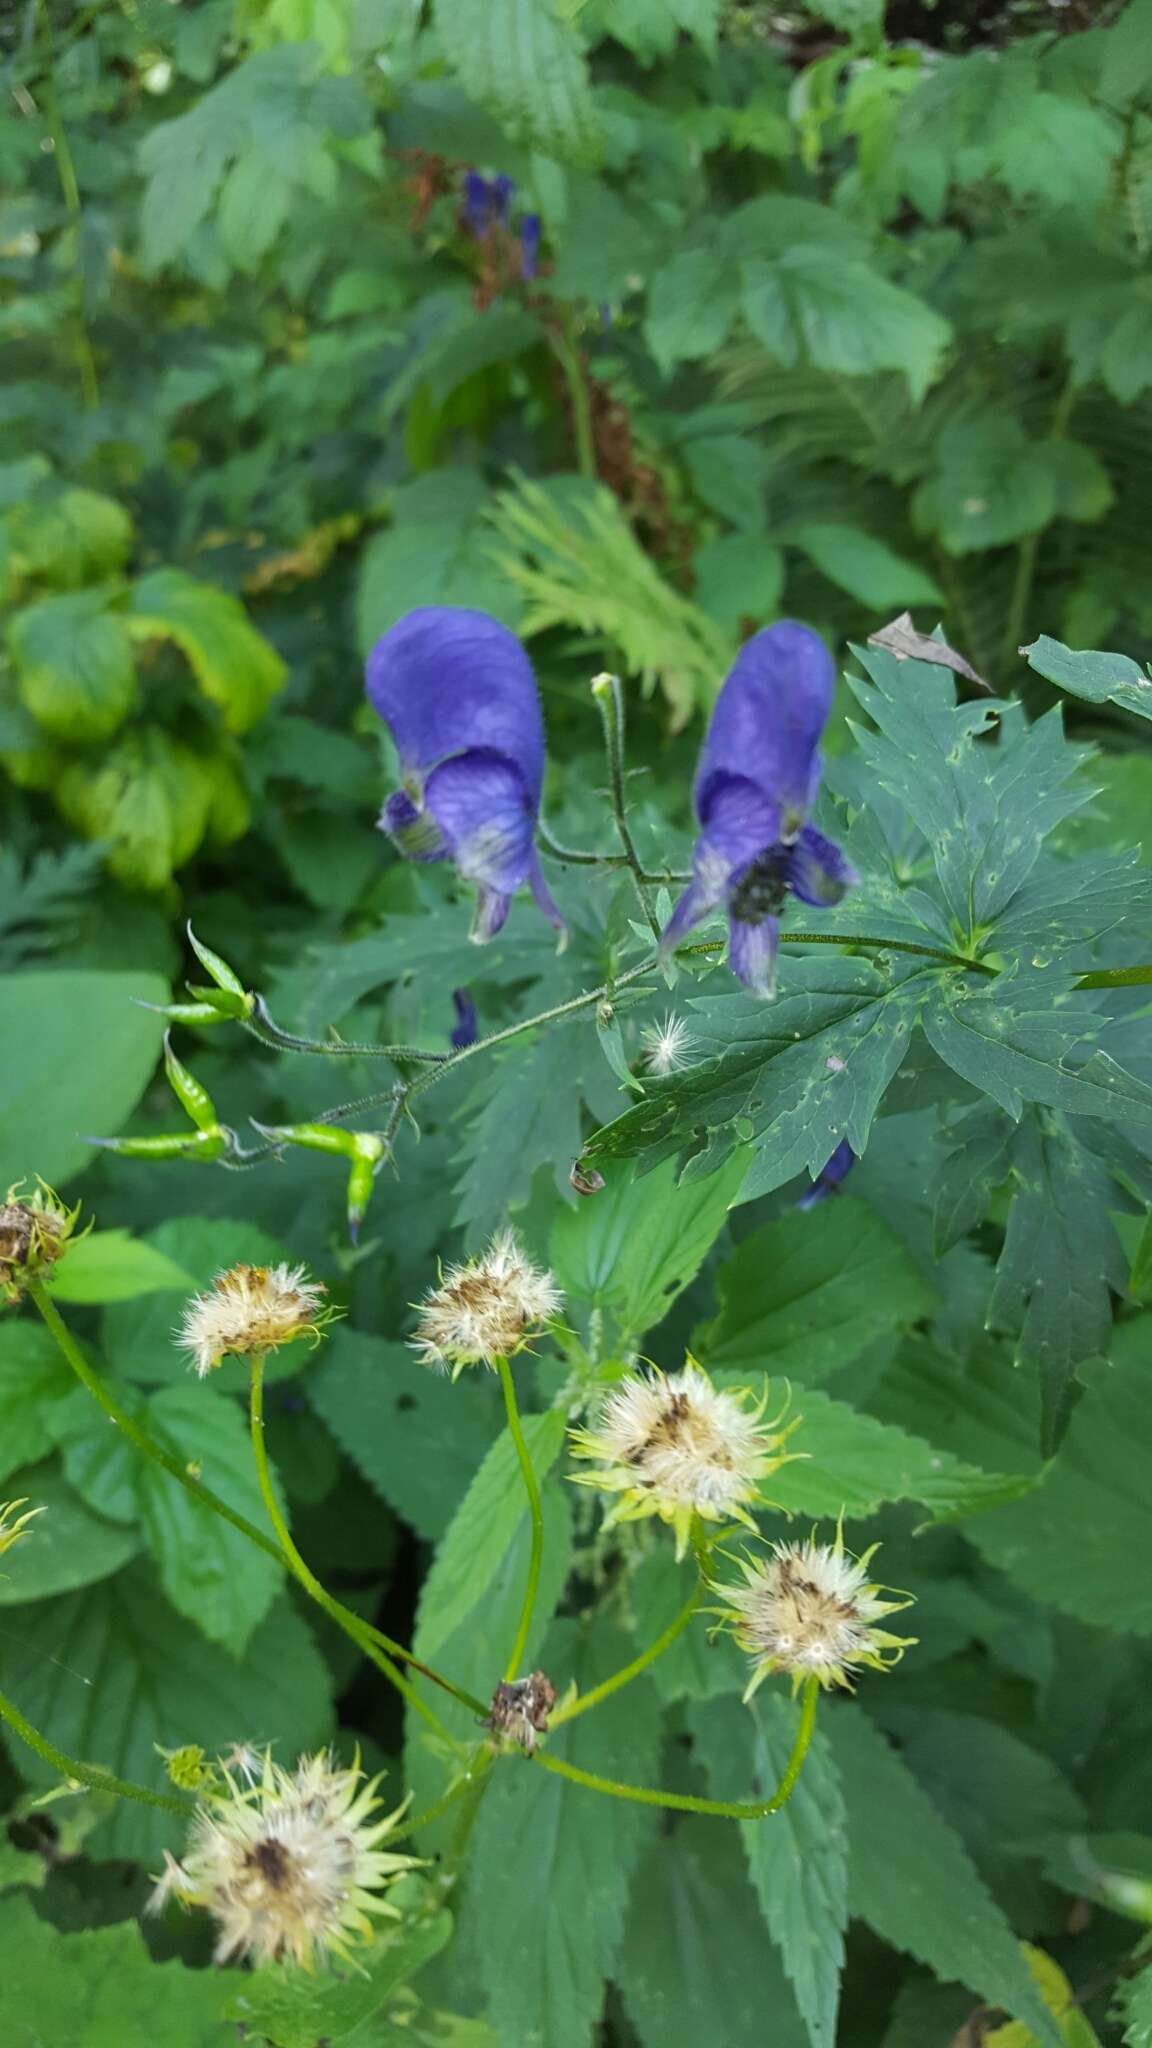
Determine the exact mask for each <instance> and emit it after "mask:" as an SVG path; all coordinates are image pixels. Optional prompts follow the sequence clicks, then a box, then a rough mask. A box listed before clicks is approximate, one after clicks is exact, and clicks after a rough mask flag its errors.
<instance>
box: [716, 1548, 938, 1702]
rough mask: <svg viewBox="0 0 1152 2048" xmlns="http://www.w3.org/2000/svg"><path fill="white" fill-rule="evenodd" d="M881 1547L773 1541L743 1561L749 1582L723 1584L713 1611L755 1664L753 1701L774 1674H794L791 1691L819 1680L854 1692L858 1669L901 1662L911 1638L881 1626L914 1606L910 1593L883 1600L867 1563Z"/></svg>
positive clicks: (747, 1696) (748, 1695)
mask: <svg viewBox="0 0 1152 2048" xmlns="http://www.w3.org/2000/svg"><path fill="white" fill-rule="evenodd" d="M876 1547H877V1546H876V1545H873V1547H872V1549H871V1550H868V1551H865V1553H864V1555H863V1557H859V1558H855V1557H852V1556H851V1555H850V1554H849V1553H848V1552H847V1551H846V1550H845V1548H844V1540H843V1535H842V1533H841V1532H840V1531H839V1530H837V1533H836V1541H835V1543H832V1544H828V1543H815V1542H808V1543H776V1544H774V1545H773V1547H772V1551H771V1554H770V1555H769V1556H767V1557H743V1558H741V1559H740V1560H739V1563H740V1568H741V1570H742V1571H743V1573H744V1580H745V1583H744V1584H743V1585H735V1586H718V1587H717V1588H716V1592H717V1594H718V1595H719V1597H720V1599H721V1601H722V1602H723V1603H724V1604H723V1605H722V1606H721V1607H719V1608H718V1609H717V1610H716V1612H717V1613H719V1614H720V1616H721V1623H720V1625H721V1627H727V1628H729V1629H730V1630H731V1632H732V1634H733V1635H734V1636H735V1639H736V1641H737V1642H738V1643H739V1645H740V1647H741V1649H743V1650H747V1652H748V1654H749V1655H750V1656H751V1657H752V1659H753V1669H752V1677H751V1680H750V1681H749V1684H748V1689H747V1691H746V1692H745V1695H744V1697H745V1699H750V1698H751V1696H752V1694H753V1693H754V1692H755V1691H756V1688H757V1686H759V1685H760V1684H762V1683H763V1681H764V1679H765V1678H767V1677H768V1675H769V1673H770V1672H773V1671H787V1672H789V1673H790V1674H791V1677H792V1683H793V1687H794V1688H796V1687H798V1686H799V1685H800V1684H801V1683H802V1682H803V1680H804V1679H806V1678H810V1679H815V1680H817V1681H818V1682H819V1684H820V1685H821V1686H823V1687H824V1688H825V1689H827V1688H828V1687H830V1686H833V1685H841V1686H846V1687H848V1688H849V1689H851V1684H852V1679H851V1673H852V1672H853V1671H854V1670H857V1669H859V1668H860V1667H861V1666H867V1667H869V1668H870V1669H871V1670H873V1671H886V1670H887V1669H888V1668H889V1666H890V1665H892V1664H896V1663H899V1661H900V1658H901V1657H902V1656H903V1654H904V1651H905V1650H906V1649H907V1647H908V1645H909V1644H910V1643H912V1642H914V1641H915V1637H913V1636H893V1635H889V1634H888V1633H887V1631H886V1630H884V1629H882V1628H878V1627H877V1626H876V1624H877V1622H879V1621H882V1620H883V1618H884V1616H885V1615H887V1614H895V1613H897V1612H898V1611H899V1610H900V1609H901V1608H902V1607H907V1606H909V1605H910V1601H909V1599H908V1597H907V1596H905V1595H900V1594H898V1595H897V1596H896V1598H895V1599H887V1600H886V1599H883V1598H882V1597H881V1596H882V1595H883V1594H884V1593H886V1592H888V1591H889V1588H887V1587H885V1586H879V1585H875V1584H873V1583H872V1582H871V1581H870V1580H869V1577H868V1564H869V1561H870V1559H871V1558H872V1557H873V1556H874V1554H875V1550H876Z"/></svg>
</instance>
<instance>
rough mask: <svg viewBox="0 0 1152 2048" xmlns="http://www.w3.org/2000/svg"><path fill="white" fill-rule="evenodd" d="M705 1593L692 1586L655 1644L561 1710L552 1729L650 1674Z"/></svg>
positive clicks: (553, 1719) (553, 1718) (700, 1585)
mask: <svg viewBox="0 0 1152 2048" xmlns="http://www.w3.org/2000/svg"><path fill="white" fill-rule="evenodd" d="M703 1592H704V1581H703V1579H700V1580H698V1582H697V1584H696V1585H695V1586H693V1588H692V1592H691V1594H690V1596H689V1598H688V1599H687V1600H686V1601H685V1602H684V1605H683V1607H682V1608H681V1609H680V1612H679V1614H677V1615H676V1616H675V1617H674V1619H673V1620H672V1621H670V1622H669V1624H668V1626H667V1628H666V1629H664V1631H663V1632H662V1634H660V1635H658V1636H657V1638H656V1640H655V1642H654V1643H650V1644H649V1646H648V1648H647V1649H646V1650H643V1651H641V1653H640V1655H639V1656H638V1657H633V1659H632V1662H631V1663H630V1664H624V1665H622V1666H621V1668H620V1670H619V1671H614V1672H613V1673H612V1676H611V1678H605V1679H604V1680H602V1682H601V1683H600V1684H599V1685H594V1686H593V1687H592V1690H591V1692H586V1693H581V1694H580V1696H579V1698H578V1699H575V1700H573V1702H572V1704H571V1706H568V1707H560V1708H558V1710H557V1711H556V1713H554V1714H553V1715H551V1716H550V1718H549V1723H548V1726H549V1729H552V1728H560V1727H562V1726H563V1724H564V1722H565V1721H574V1720H575V1719H576V1716H577V1715H578V1714H586V1713H587V1712H588V1709H589V1707H598V1706H599V1705H600V1702H601V1700H606V1699H608V1697H609V1696H610V1694H612V1693H614V1692H619V1691H620V1689H621V1687H622V1686H625V1685H631V1683H632V1680H633V1679H634V1678H639V1676H640V1673H641V1672H642V1671H647V1669H648V1666H649V1665H650V1664H654V1663H655V1662H656V1659H657V1657H662V1656H663V1655H664V1652H665V1650H667V1649H669V1648H670V1647H671V1645H672V1644H673V1643H674V1642H675V1641H676V1638H677V1636H679V1635H682V1634H683V1632H684V1630H685V1629H686V1628H687V1626H688V1623H689V1622H690V1621H691V1619H692V1616H693V1615H694V1614H695V1612H696V1610H697V1608H698V1607H699V1605H700V1601H701V1598H702V1596H703Z"/></svg>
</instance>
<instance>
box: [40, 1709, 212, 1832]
mask: <svg viewBox="0 0 1152 2048" xmlns="http://www.w3.org/2000/svg"><path fill="white" fill-rule="evenodd" d="M0 1721H4V1722H6V1723H7V1725H8V1727H9V1728H10V1729H11V1730H12V1733H13V1735H17V1736H19V1738H20V1741H21V1742H25V1743H27V1745H28V1747H29V1749H34V1750H35V1752H36V1754H37V1756H38V1757H42V1758H43V1760H44V1762H45V1763H46V1764H51V1766H52V1769H53V1770H54V1771H59V1773H60V1776H61V1777H62V1778H67V1779H69V1780H71V1782H72V1783H74V1784H77V1785H87V1786H88V1787H89V1788H90V1790H91V1791H93V1792H114V1793H115V1794H116V1797H117V1798H118V1799H135V1800H136V1801H137V1803H138V1804H139V1805H140V1806H158V1807H160V1808H161V1809H162V1811H163V1812H164V1813H179V1814H181V1815H183V1816H184V1817H185V1818H187V1817H188V1816H189V1815H190V1814H191V1812H192V1802H191V1800H188V1799H173V1798H170V1797H169V1795H168V1794H167V1793H166V1792H150V1791H149V1790H148V1787H147V1786H146V1785H134V1784H133V1783H132V1780H131V1778H116V1777H114V1776H113V1774H112V1772H111V1771H102V1770H101V1769H100V1767H99V1765H97V1764H82V1763H79V1762H78V1761H77V1759H76V1758H75V1757H74V1756H65V1754H64V1751H63V1750H62V1749H57V1748H56V1746H55V1744H54V1743H51V1742H48V1741H46V1740H45V1738H44V1736H43V1735H41V1734H40V1732H39V1730H38V1729H36V1728H34V1727H33V1726H32V1723H31V1721H26V1720H25V1719H24V1716H23V1714H22V1713H21V1712H20V1709H19V1707H14V1706H13V1704H12V1702H11V1700H10V1699H7V1698H5V1695H4V1694H3V1693H2V1692H0Z"/></svg>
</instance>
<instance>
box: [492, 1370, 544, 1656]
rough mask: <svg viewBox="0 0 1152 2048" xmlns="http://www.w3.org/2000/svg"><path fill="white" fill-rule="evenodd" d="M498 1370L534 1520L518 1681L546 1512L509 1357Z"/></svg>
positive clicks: (514, 1651) (516, 1650)
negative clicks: (529, 1448)
mask: <svg viewBox="0 0 1152 2048" xmlns="http://www.w3.org/2000/svg"><path fill="white" fill-rule="evenodd" d="M496 1370H497V1372H498V1373H499V1375H500V1385H501V1387H502V1388H503V1390H504V1413H505V1415H506V1416H507V1417H508V1434H509V1435H510V1437H511V1438H512V1442H513V1444H514V1445H515V1447H516V1456H517V1458H518V1460H519V1463H520V1476H521V1478H522V1479H523V1481H524V1491H525V1493H526V1494H527V1495H528V1512H529V1514H530V1515H531V1517H532V1548H531V1552H530V1554H529V1558H528V1578H527V1581H526V1583H525V1587H524V1599H523V1601H522V1603H521V1607H520V1619H519V1621H518V1623H517V1625H516V1640H515V1642H514V1643H513V1645H512V1648H511V1651H510V1652H509V1656H508V1662H507V1664H506V1665H505V1667H504V1676H505V1678H506V1679H508V1678H515V1677H516V1675H517V1673H518V1672H519V1670H520V1665H521V1662H522V1661H523V1657H524V1650H525V1646H526V1644H527V1641H528V1631H529V1629H530V1628H531V1626H532V1614H533V1611H534V1609H535V1606H536V1589H537V1587H538V1585H539V1583H540V1566H541V1563H542V1561H543V1557H544V1509H543V1507H542V1506H541V1502H540V1487H539V1484H538V1482H537V1479H536V1474H535V1472H534V1471H533V1469H532V1460H531V1458H530V1457H529V1455H528V1446H527V1444H526V1443H525V1441H524V1431H523V1430H522V1429H521V1427H520V1410H519V1408H518V1407H517V1405H516V1387H515V1384H514V1382H513V1379H512V1368H511V1366H510V1365H509V1363H508V1360H507V1359H506V1358H498V1359H497V1360H496Z"/></svg>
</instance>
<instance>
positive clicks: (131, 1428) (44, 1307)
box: [27, 1278, 487, 1727]
mask: <svg viewBox="0 0 1152 2048" xmlns="http://www.w3.org/2000/svg"><path fill="white" fill-rule="evenodd" d="M27 1291H28V1295H29V1297H30V1299H31V1300H32V1302H33V1303H34V1304H35V1306H36V1308H37V1309H38V1310H39V1313H40V1315H41V1316H42V1317H43V1319H44V1322H45V1323H46V1324H47V1327H48V1329H49V1331H50V1332H51V1334H52V1336H53V1338H54V1339H55V1341H56V1344H57V1346H58V1348H59V1350H60V1352H61V1353H62V1355H63V1357H64V1358H65V1359H66V1360H67V1362H68V1364H69V1365H70V1366H71V1368H72V1371H73V1372H74V1373H75V1375H76V1377H77V1379H78V1380H79V1381H80V1384H81V1386H83V1387H86V1388H87V1390H88V1392H89V1393H90V1394H91V1396H92V1398H93V1400H94V1401H96V1402H97V1403H98V1405H99V1406H100V1407H101V1408H102V1409H103V1411H104V1413H105V1415H107V1417H108V1419H109V1421H110V1422H114V1423H115V1424H116V1427H117V1428H118V1429H119V1430H120V1431H121V1432H122V1434H123V1435H124V1436H125V1437H126V1438H127V1439H128V1442H129V1443H130V1444H132V1445H133V1446H134V1448H135V1449H136V1450H137V1451H139V1453H140V1455H141V1457H143V1458H150V1459H151V1460H152V1463H153V1464H154V1465H159V1466H160V1468H161V1470H162V1471H165V1472H167V1473H168V1474H169V1476H170V1477H171V1478H173V1479H175V1480H177V1481H178V1482H179V1484H180V1485H181V1486H182V1487H183V1488H184V1491H185V1493H189V1494H191V1496H192V1498H193V1500H198V1501H200V1502H202V1503H203V1505H204V1506H205V1507H206V1508H211V1510H212V1512H213V1514H216V1515H219V1516H220V1517H221V1519H222V1520H223V1521H225V1522H230V1523H231V1525H232V1527H233V1528H234V1529H239V1531H240V1533H241V1535H242V1536H246V1537H247V1538H248V1540H249V1542H250V1543H255V1544H256V1545H257V1547H258V1548H259V1549H260V1550H263V1551H264V1552H265V1554H266V1555H267V1556H268V1557H274V1558H275V1559H276V1562H277V1564H283V1563H284V1554H283V1551H282V1550H281V1548H280V1546H279V1544H278V1543H274V1542H273V1541H272V1538H271V1537H270V1536H267V1535H265V1533H264V1531H263V1529H258V1528H257V1527H256V1524H255V1522H250V1521H249V1520H248V1517H247V1516H246V1515H242V1514H239V1513H238V1512H237V1510H236V1509H235V1508H232V1507H229V1505H228V1502H227V1501H226V1500H221V1498H220V1495H219V1494H218V1493H213V1491H212V1489H211V1487H210V1486H205V1484H204V1482H203V1480H201V1479H197V1478H195V1477H194V1475H193V1474H192V1473H191V1472H190V1471H189V1470H188V1468H187V1466H186V1465H183V1464H181V1462H180V1460H179V1458H176V1457H173V1456H172V1454H171V1452H170V1451H166V1450H165V1449H164V1448H163V1446H162V1445H161V1444H158V1443H154V1442H153V1440H152V1438H151V1437H150V1436H149V1435H148V1432H147V1430H144V1429H142V1428H141V1427H140V1424H139V1423H138V1422H137V1421H136V1420H135V1418H134V1416H131V1415H129V1414H128V1412H127V1410H126V1409H125V1408H122V1407H121V1406H120V1403H119V1402H118V1401H117V1400H116V1399H115V1397H114V1395H112V1394H110V1393H109V1391H108V1389H107V1387H106V1386H105V1385H104V1383H103V1381H102V1380H101V1378H100V1375H99V1373H95V1372H93V1370H92V1367H91V1366H90V1365H89V1364H88V1361H87V1359H86V1358H85V1357H84V1355H83V1353H82V1352H81V1350H80V1348H79V1346H78V1345H77V1343H76V1342H75V1339H74V1338H73V1336H72V1332H71V1331H70V1330H69V1328H68V1325H67V1324H66V1323H65V1322H64V1320H63V1318H62V1316H61V1315H60V1312H59V1310H58V1309H57V1307H56V1304H55V1302H54V1301H53V1300H52V1299H51V1297H50V1296H49V1295H48V1294H46V1293H45V1291H44V1288H43V1286H42V1284H41V1282H40V1281H39V1280H37V1279H34V1278H33V1279H29V1280H28V1282H27ZM321 1591H322V1592H323V1588H321ZM324 1602H325V1604H326V1611H327V1612H328V1613H329V1614H330V1615H331V1617H332V1619H333V1621H335V1622H336V1624H337V1626H338V1627H340V1628H342V1629H343V1630H344V1633H345V1635H347V1636H350V1637H351V1638H352V1640H353V1642H354V1643H356V1644H357V1645H358V1647H359V1648H360V1649H362V1650H363V1652H364V1654H365V1656H367V1657H372V1658H373V1661H376V1660H375V1652H374V1649H373V1647H372V1644H374V1643H375V1644H379V1645H380V1647H382V1648H383V1649H385V1650H391V1652H392V1654H393V1655H394V1656H396V1657H398V1658H400V1659H401V1661H402V1662H404V1663H406V1664H411V1665H413V1666H414V1667H415V1669H416V1670H418V1671H421V1672H423V1674H424V1676H425V1677H426V1678H430V1679H431V1680H432V1682H433V1684H435V1685H439V1686H441V1687H442V1688H443V1689H444V1691H446V1692H450V1693H452V1695H453V1696H454V1698H456V1699H458V1700H460V1701H461V1703H462V1704H463V1705H464V1706H468V1707H471V1708H472V1709H473V1710H474V1711H475V1712H476V1713H479V1714H483V1713H486V1712H487V1708H486V1707H485V1706H484V1705H483V1704H482V1702H481V1701H479V1700H474V1699H473V1698H472V1697H471V1695H470V1694H468V1693H464V1692H461V1691H460V1690H459V1689H458V1687H456V1686H454V1685H452V1684H451V1682H450V1681H449V1680H448V1679H446V1678H443V1677H442V1676H441V1675H440V1673H439V1672H438V1671H433V1670H432V1668H431V1666H430V1665H427V1664H422V1663H421V1662H420V1660H419V1658H417V1657H414V1656H413V1655H412V1653H411V1651H410V1650H405V1649H404V1648H403V1647H402V1646H401V1645H400V1644H399V1643H395V1644H394V1643H393V1642H392V1641H391V1639H390V1638H389V1637H388V1636H385V1635H383V1634H382V1632H381V1631H380V1630H379V1629H377V1628H374V1627H373V1626H372V1624H371V1623H369V1622H366V1621H362V1620H361V1618H360V1616H359V1615H358V1614H354V1613H353V1612H352V1609H351V1608H350V1607H345V1606H344V1605H343V1604H342V1602H341V1601H339V1600H335V1599H333V1598H332V1596H331V1594H327V1593H326V1594H325V1595H324ZM380 1669H381V1670H386V1671H387V1670H388V1669H390V1667H388V1666H387V1663H386V1660H385V1662H384V1663H382V1664H381V1665H380ZM396 1675H397V1677H399V1673H397V1674H396ZM401 1689H403V1681H401ZM409 1690H411V1688H409ZM415 1703H416V1705H417V1707H418V1710H419V1711H420V1712H421V1713H423V1714H424V1715H425V1718H426V1719H428V1718H430V1719H432V1720H436V1717H435V1716H434V1715H432V1713H431V1709H429V1708H426V1707H425V1704H424V1702H423V1700H420V1699H419V1698H418V1696H416V1698H415ZM436 1725H437V1727H440V1726H441V1725H442V1724H441V1723H440V1722H439V1721H438V1720H437V1721H436Z"/></svg>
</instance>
